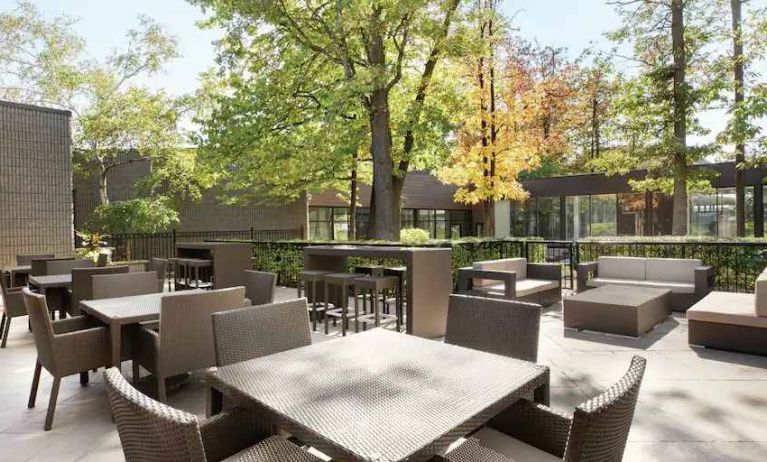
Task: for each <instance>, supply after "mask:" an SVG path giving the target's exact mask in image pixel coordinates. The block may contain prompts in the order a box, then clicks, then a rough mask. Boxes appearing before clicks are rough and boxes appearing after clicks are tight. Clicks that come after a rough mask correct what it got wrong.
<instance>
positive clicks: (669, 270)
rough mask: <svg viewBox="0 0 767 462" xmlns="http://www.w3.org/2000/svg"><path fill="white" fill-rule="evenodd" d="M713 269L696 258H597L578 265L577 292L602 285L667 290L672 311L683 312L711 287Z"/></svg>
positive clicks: (709, 290)
mask: <svg viewBox="0 0 767 462" xmlns="http://www.w3.org/2000/svg"><path fill="white" fill-rule="evenodd" d="M715 274H716V272H715V269H714V267H713V266H704V265H703V262H702V261H700V260H698V259H696V258H644V257H599V258H597V261H595V262H589V263H581V264H579V265H578V288H577V290H578V292H583V291H584V290H588V289H590V288H594V287H601V286H606V285H624V286H625V285H628V286H637V287H652V288H655V289H669V290H670V291H671V307H672V309H673V310H674V311H686V310H687V309H688V308H689V307H691V306H692V305H694V304H695V302H697V301H698V300H700V299H702V298H703V297H705V296H706V295H708V293H709V292H711V289H712V288H713V286H714V276H715Z"/></svg>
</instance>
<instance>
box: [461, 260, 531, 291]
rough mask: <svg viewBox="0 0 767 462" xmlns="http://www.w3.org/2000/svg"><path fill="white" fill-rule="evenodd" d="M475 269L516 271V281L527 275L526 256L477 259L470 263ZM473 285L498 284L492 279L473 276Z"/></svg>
mask: <svg viewBox="0 0 767 462" xmlns="http://www.w3.org/2000/svg"><path fill="white" fill-rule="evenodd" d="M472 267H473V268H474V269H475V270H483V271H511V272H514V273H517V281H520V280H522V279H525V278H526V277H527V259H526V258H504V259H501V260H488V261H478V262H474V263H473V264H472ZM473 284H474V286H475V287H482V286H492V285H495V284H498V281H497V280H494V279H479V278H475V279H474V282H473Z"/></svg>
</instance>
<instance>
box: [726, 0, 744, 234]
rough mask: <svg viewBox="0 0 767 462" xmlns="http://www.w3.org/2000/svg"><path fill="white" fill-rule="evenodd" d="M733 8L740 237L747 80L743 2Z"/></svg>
mask: <svg viewBox="0 0 767 462" xmlns="http://www.w3.org/2000/svg"><path fill="white" fill-rule="evenodd" d="M730 5H731V7H732V38H733V54H732V57H733V64H734V65H733V74H734V75H733V77H734V83H735V106H734V110H733V115H734V117H735V123H734V126H733V129H734V131H735V135H736V142H735V221H736V227H737V234H738V237H744V236H745V235H746V185H745V181H744V180H743V170H742V166H743V165H742V164H743V163H744V162H745V161H746V145H745V143H744V140H743V131H744V128H745V127H744V125H745V121H744V120H743V116H742V115H741V114H740V111H739V110H738V109H739V108H740V106H741V105H742V104H743V99H744V97H745V94H744V93H745V81H744V80H745V79H744V75H743V29H742V27H743V26H742V19H741V0H730Z"/></svg>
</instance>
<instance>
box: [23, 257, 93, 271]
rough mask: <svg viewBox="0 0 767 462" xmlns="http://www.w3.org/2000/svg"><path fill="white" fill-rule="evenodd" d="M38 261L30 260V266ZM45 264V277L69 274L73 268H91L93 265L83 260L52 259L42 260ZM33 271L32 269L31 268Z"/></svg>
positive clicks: (89, 261)
mask: <svg viewBox="0 0 767 462" xmlns="http://www.w3.org/2000/svg"><path fill="white" fill-rule="evenodd" d="M37 261H39V260H32V264H33V265H34V263H35V262H37ZM43 261H44V262H45V266H44V268H45V270H44V271H45V272H44V273H43V274H45V275H52V274H69V273H70V272H71V271H72V270H73V269H75V268H93V267H94V266H95V265H94V264H93V262H92V261H91V260H86V259H83V258H69V259H53V260H43ZM33 269H34V268H33Z"/></svg>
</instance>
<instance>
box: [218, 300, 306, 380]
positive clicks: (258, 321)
mask: <svg viewBox="0 0 767 462" xmlns="http://www.w3.org/2000/svg"><path fill="white" fill-rule="evenodd" d="M213 338H214V341H215V346H216V364H217V365H218V366H225V365H227V364H232V363H237V362H241V361H247V360H248V359H253V358H258V357H260V356H266V355H270V354H274V353H279V352H282V351H286V350H292V349H293V348H299V347H302V346H307V345H311V343H312V336H311V329H310V325H309V314H308V312H307V311H306V299H305V298H299V299H296V300H290V301H287V302H280V303H272V304H268V305H259V306H249V307H245V308H240V309H238V310H231V311H223V312H220V313H215V314H213Z"/></svg>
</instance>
